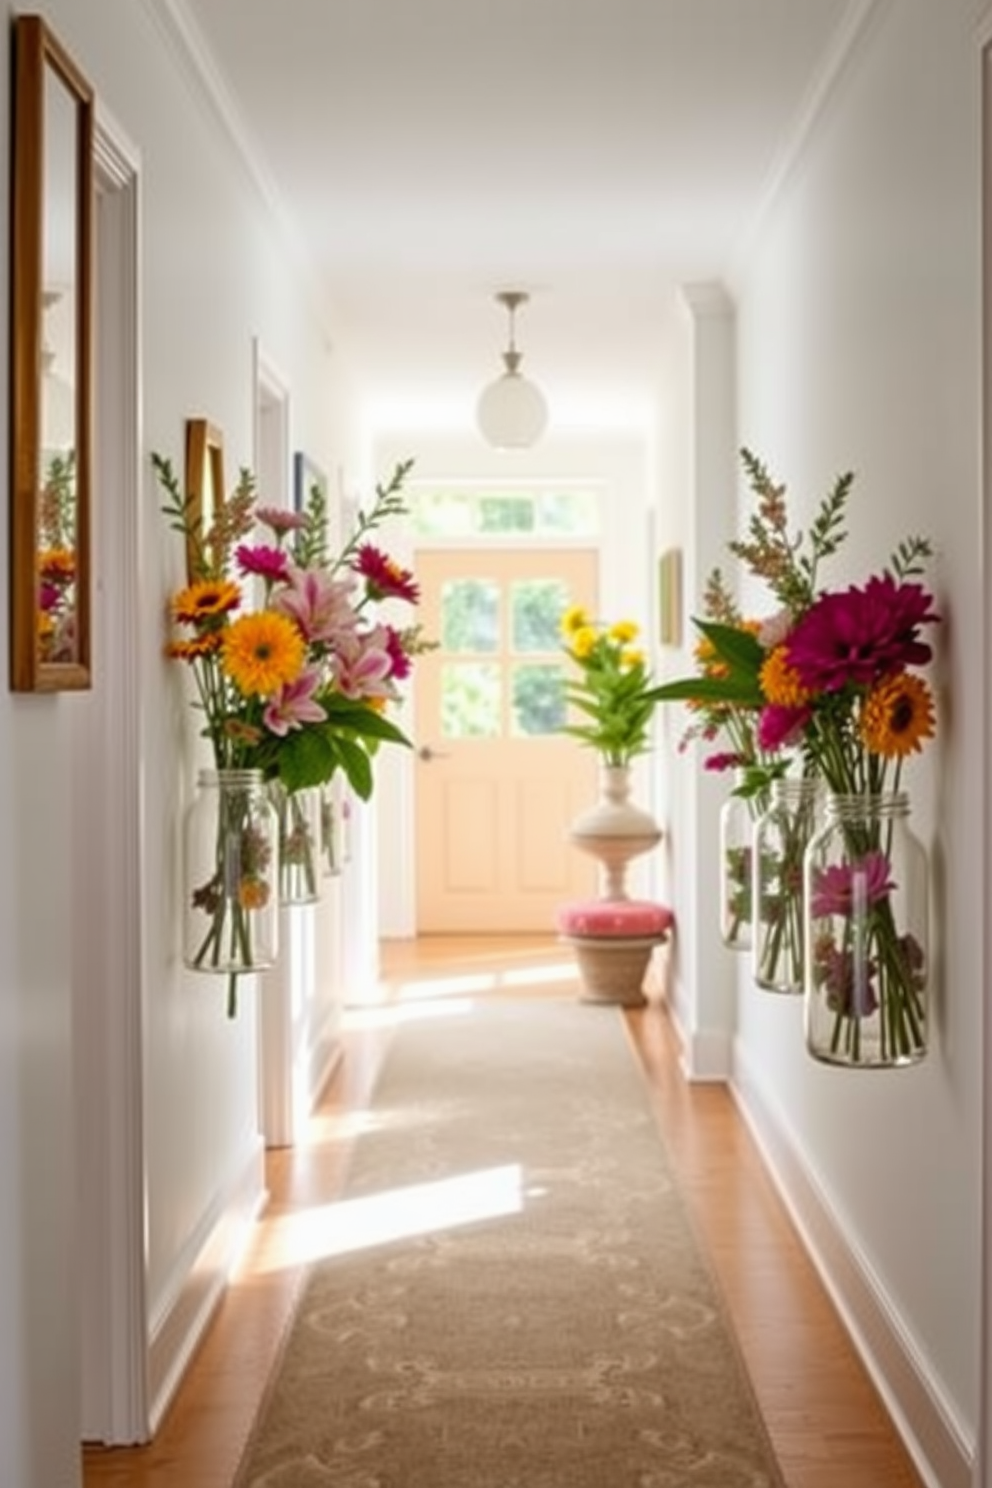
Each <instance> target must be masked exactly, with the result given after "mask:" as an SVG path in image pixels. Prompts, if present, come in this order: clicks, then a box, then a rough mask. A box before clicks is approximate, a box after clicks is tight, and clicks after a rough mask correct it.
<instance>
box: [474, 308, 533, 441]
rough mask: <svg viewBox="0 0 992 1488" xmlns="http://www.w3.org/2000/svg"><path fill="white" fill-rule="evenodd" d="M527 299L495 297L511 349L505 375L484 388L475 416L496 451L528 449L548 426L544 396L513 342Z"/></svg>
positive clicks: (505, 359)
mask: <svg viewBox="0 0 992 1488" xmlns="http://www.w3.org/2000/svg"><path fill="white" fill-rule="evenodd" d="M527 298H528V297H527V295H525V294H523V293H522V292H521V291H519V290H503V291H501V292H500V293H499V294H498V295H497V296H496V299H497V300H498V302H499V303H500V304H501V305H505V306H506V308H507V310H508V312H509V317H510V345H509V349H508V350H507V351H504V353H503V362H504V364H505V366H506V371H505V372H504V373H503V375H502V376H501V377H497V378H496V380H495V382H491V383H489V385H488V387H485V388H483V390H482V393H481V394H480V396H479V401H478V404H477V405H476V415H475V416H476V422H477V423H478V425H479V429H480V431H481V433H482V436H483V438H484V439H486V440H487V441H488V442H489V443H490V444H492V445H494V446H495V447H496V449H526V448H527V446H528V445H531V444H534V443H535V442H536V441H537V440H538V439H540V437H541V435H542V434H543V433H544V430H545V426H546V425H547V422H548V405H547V403H546V402H545V398H544V394H543V393H542V392H541V389H540V388H539V387H538V386H537V385H536V383H533V382H531V381H529V379H528V378H526V377H524V376H523V375H522V373H521V371H520V353H519V351H517V349H516V346H515V345H514V342H513V312H514V311H515V310H516V308H517V306H518V305H521V304H523V303H524V302H525V301H526V300H527Z"/></svg>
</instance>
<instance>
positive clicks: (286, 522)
mask: <svg viewBox="0 0 992 1488" xmlns="http://www.w3.org/2000/svg"><path fill="white" fill-rule="evenodd" d="M255 520H256V522H261V524H262V526H263V527H268V529H269V531H270V532H274V533H275V534H276V536H282V534H283V533H286V532H299V531H300V530H301V529H302V528H304V527H305V526H306V525H307V519H306V517H305V516H304V515H303V513H302V512H294V511H288V510H287V508H286V507H284V506H259V507H257V508H256V510H255Z"/></svg>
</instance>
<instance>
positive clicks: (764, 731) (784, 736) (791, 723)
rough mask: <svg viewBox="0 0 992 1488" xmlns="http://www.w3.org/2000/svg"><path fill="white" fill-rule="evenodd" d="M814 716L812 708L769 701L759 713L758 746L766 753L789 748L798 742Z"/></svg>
mask: <svg viewBox="0 0 992 1488" xmlns="http://www.w3.org/2000/svg"><path fill="white" fill-rule="evenodd" d="M812 716H813V710H812V709H811V708H807V707H802V708H788V707H785V706H784V704H782V703H769V704H768V705H767V706H766V707H764V708H762V710H761V712H760V714H759V715H758V748H759V749H761V750H763V751H764V752H765V753H766V754H774V753H775V752H776V750H779V749H788V748H789V747H790V745H792V744H795V743H797V742H798V740H799V738H800V736H801V735H802V732H803V730H804V729H805V727H806V725H807V724H808V723H809V721H810V719H811V718H812Z"/></svg>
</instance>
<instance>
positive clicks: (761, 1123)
mask: <svg viewBox="0 0 992 1488" xmlns="http://www.w3.org/2000/svg"><path fill="white" fill-rule="evenodd" d="M731 1093H732V1094H733V1096H734V1099H735V1101H736V1103H737V1106H738V1108H739V1110H740V1112H741V1115H742V1116H743V1118H744V1120H745V1121H746V1123H747V1125H748V1128H749V1130H750V1132H751V1134H752V1136H753V1137H754V1139H755V1141H756V1143H757V1145H758V1147H759V1149H760V1151H761V1155H762V1159H763V1161H764V1165H765V1168H766V1169H767V1171H768V1173H769V1175H770V1176H771V1178H772V1180H773V1182H774V1183H775V1186H776V1188H777V1190H778V1193H779V1196H780V1197H781V1199H782V1201H783V1203H784V1204H785V1207H786V1209H787V1210H788V1211H789V1215H790V1217H791V1219H792V1222H793V1224H794V1225H795V1227H796V1229H797V1230H798V1231H799V1234H800V1236H801V1239H802V1242H803V1245H804V1248H805V1250H806V1252H807V1254H808V1255H809V1257H810V1260H811V1261H812V1262H813V1265H814V1266H815V1267H816V1270H817V1272H818V1274H819V1277H820V1280H821V1281H822V1282H823V1285H824V1287H825V1288H826V1290H827V1292H828V1293H829V1295H830V1298H831V1300H832V1302H833V1304H834V1306H835V1307H836V1309H837V1311H838V1313H839V1314H840V1317H841V1321H842V1322H843V1324H844V1327H845V1328H846V1330H847V1332H848V1334H849V1335H850V1337H851V1339H852V1341H853V1343H854V1346H855V1348H856V1349H857V1351H858V1353H859V1355H860V1357H861V1360H862V1363H863V1364H864V1366H865V1368H866V1369H867V1371H868V1373H869V1374H870V1376H871V1378H872V1381H873V1382H874V1384H875V1387H876V1389H877V1390H878V1392H879V1394H880V1395H881V1397H882V1400H883V1401H884V1403H885V1406H886V1409H887V1410H888V1412H889V1414H890V1416H891V1417H892V1419H893V1421H894V1423H895V1425H896V1428H897V1430H898V1431H899V1434H900V1436H901V1437H902V1440H903V1442H904V1443H905V1446H906V1449H907V1451H908V1452H909V1454H910V1456H911V1457H912V1458H913V1461H914V1463H915V1464H916V1467H917V1470H918V1471H919V1473H920V1475H921V1477H922V1478H923V1480H924V1482H925V1483H926V1484H928V1485H929V1488H971V1485H972V1483H973V1481H974V1480H973V1476H972V1474H973V1471H974V1467H975V1457H974V1452H975V1446H974V1442H972V1441H971V1440H970V1439H969V1434H968V1432H967V1431H966V1430H965V1427H964V1425H963V1423H962V1422H961V1421H960V1420H959V1419H957V1418H956V1417H955V1413H954V1410H953V1406H952V1404H951V1402H950V1398H949V1397H948V1396H947V1395H946V1394H943V1393H942V1392H941V1390H940V1388H939V1385H938V1382H937V1379H936V1376H935V1373H934V1371H933V1369H932V1368H931V1367H929V1366H928V1364H927V1362H926V1360H924V1359H923V1358H921V1357H920V1354H919V1352H918V1350H917V1349H916V1347H915V1345H914V1343H913V1340H912V1338H911V1337H910V1334H909V1331H908V1329H907V1328H906V1327H905V1325H904V1324H903V1322H902V1320H901V1318H900V1316H899V1313H898V1311H897V1309H896V1308H895V1307H894V1305H893V1304H892V1302H891V1300H890V1299H889V1297H888V1296H887V1295H886V1293H885V1291H884V1288H883V1287H882V1285H881V1282H880V1280H879V1278H878V1276H877V1274H876V1273H875V1272H874V1271H873V1269H872V1268H871V1266H870V1265H869V1263H868V1261H867V1259H866V1257H865V1256H864V1255H862V1254H860V1253H859V1252H858V1251H857V1250H856V1249H855V1247H854V1246H853V1245H852V1244H851V1240H850V1236H849V1233H848V1231H847V1229H846V1227H845V1225H844V1223H843V1220H842V1218H841V1216H840V1215H839V1214H838V1213H837V1212H836V1211H835V1210H834V1208H833V1207H832V1205H831V1203H830V1200H829V1197H828V1195H827V1193H826V1192H825V1190H824V1189H823V1188H822V1186H821V1185H820V1184H819V1183H818V1182H817V1181H816V1177H815V1175H814V1173H813V1172H812V1171H811V1169H810V1166H809V1162H808V1160H807V1158H806V1156H805V1155H804V1154H803V1153H801V1152H800V1151H799V1150H798V1149H797V1148H796V1145H795V1143H794V1141H793V1139H792V1136H791V1133H790V1131H789V1129H788V1126H787V1125H786V1124H785V1122H784V1121H783V1119H782V1117H781V1114H780V1113H779V1112H777V1111H775V1110H773V1108H772V1106H771V1105H770V1103H769V1102H768V1101H766V1100H765V1098H764V1096H763V1094H762V1091H761V1088H760V1082H759V1081H757V1080H755V1079H754V1078H753V1076H752V1074H751V1072H750V1070H749V1069H748V1067H747V1063H746V1059H745V1058H744V1056H743V1050H742V1049H741V1047H740V1045H738V1046H737V1047H736V1048H735V1064H734V1079H733V1081H732V1084H731Z"/></svg>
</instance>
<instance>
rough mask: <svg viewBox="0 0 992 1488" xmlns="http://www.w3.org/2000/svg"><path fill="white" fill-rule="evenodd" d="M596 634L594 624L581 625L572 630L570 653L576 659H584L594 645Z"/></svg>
mask: <svg viewBox="0 0 992 1488" xmlns="http://www.w3.org/2000/svg"><path fill="white" fill-rule="evenodd" d="M597 640H598V636H597V635H596V627H595V626H594V625H582V626H580V627H579V629H578V630H574V631H573V632H572V655H573V656H574V657H575V659H576V661H585V659H586V657H587V656H590V655H591V654H592V652H593V649H594V647H595V645H596V641H597Z"/></svg>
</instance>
